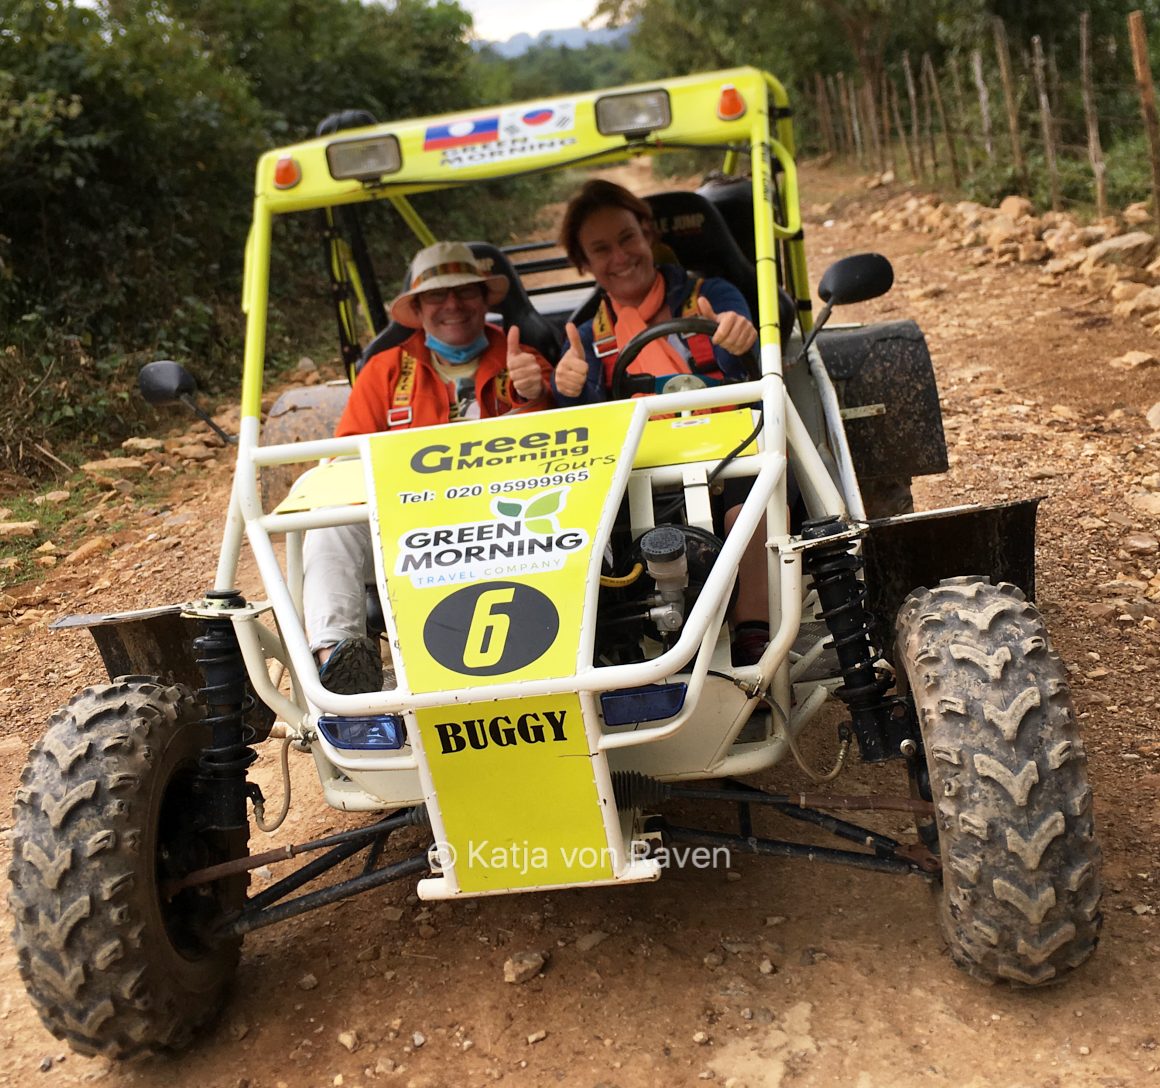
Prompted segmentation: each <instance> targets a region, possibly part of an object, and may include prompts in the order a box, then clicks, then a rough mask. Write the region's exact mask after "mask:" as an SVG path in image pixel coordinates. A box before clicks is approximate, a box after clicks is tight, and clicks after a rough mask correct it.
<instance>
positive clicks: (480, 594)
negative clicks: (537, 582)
mask: <svg viewBox="0 0 1160 1088" xmlns="http://www.w3.org/2000/svg"><path fill="white" fill-rule="evenodd" d="M513 616H519V622H518V623H515V624H513V623H512V617H513ZM559 633H560V613H559V612H557V611H556V606H555V605H554V604H552V602H551V600H550V599H549V598H548V597H547V595H546V594H544V593H541V592H540V591H539V590H538V589H533V588H532V587H531V586H526V585H521V584H520V583H519V582H483V583H480V584H478V585H473V586H465V587H464V588H463V589H457V590H456V591H455V592H454V593H451V594H449V595H448V596H446V597H444V598H443V600H441V601H440V602H439V603H438V604H437V605H436V606H435V607H434V608H433V609H432V610H431V614H430V615H429V616H428V617H427V620H426V622H425V623H424V624H423V643H424V645H425V646H426V647H427V652H428V653H429V654H430V655H431V656H432V657H433V658H434V659H435V660H436V661H438V662H439V664H440V665H442V666H443V667H444V668H445V669H450V670H451V671H452V672H456V673H459V674H460V675H464V676H500V675H501V674H503V673H509V672H515V671H516V670H518V669H522V668H524V667H525V666H527V665H530V664H531V663H532V662H533V661H536V660H538V659H539V658H541V657H543V655H544V654H545V653H547V652H548V650H549V648H550V647H551V645H552V643H553V642H555V641H556V636H557V635H558V634H559Z"/></svg>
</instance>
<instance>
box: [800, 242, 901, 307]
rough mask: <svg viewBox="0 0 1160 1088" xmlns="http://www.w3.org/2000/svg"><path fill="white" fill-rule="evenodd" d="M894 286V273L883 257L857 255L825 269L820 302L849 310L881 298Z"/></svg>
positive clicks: (836, 262)
mask: <svg viewBox="0 0 1160 1088" xmlns="http://www.w3.org/2000/svg"><path fill="white" fill-rule="evenodd" d="M893 285H894V269H893V267H892V266H891V264H890V262H889V261H888V260H887V259H886V258H885V257H883V256H882V254H881V253H856V254H854V256H853V257H843V258H842V259H841V260H840V261H835V262H834V263H833V264H832V265H830V267H829V268H827V269H826V271H825V274H824V275H823V276H822V282H821V283H819V284H818V298H820V299H821V300H822V301H823V302H825V303H828V304H829V305H831V306H846V305H849V304H850V303H852V302H865V301H866V300H867V299H871V298H878V297H879V296H880V295H884V294H886V292H887V291H889V290H890V288H891V287H892V286H893Z"/></svg>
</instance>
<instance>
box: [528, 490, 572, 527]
mask: <svg viewBox="0 0 1160 1088" xmlns="http://www.w3.org/2000/svg"><path fill="white" fill-rule="evenodd" d="M563 498H564V492H563V491H549V492H547V493H546V494H544V495H540V496H539V497H538V498H535V499H532V501H531V502H530V503H528V509H527V516H528V517H529V518H546V517H548V516H549V515H551V514H554V513H556V511H557V510H559V509H560V508H561V507H562V506H563V505H564V503H563V501H562V500H563ZM529 527H530V526H529Z"/></svg>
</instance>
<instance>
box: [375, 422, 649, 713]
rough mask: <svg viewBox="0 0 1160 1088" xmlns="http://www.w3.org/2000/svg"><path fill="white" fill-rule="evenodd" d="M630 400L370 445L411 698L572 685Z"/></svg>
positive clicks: (426, 431) (401, 435)
mask: <svg viewBox="0 0 1160 1088" xmlns="http://www.w3.org/2000/svg"><path fill="white" fill-rule="evenodd" d="M632 411H633V408H632V405H631V404H630V403H628V402H619V403H615V404H602V405H593V406H591V407H588V408H584V409H578V410H573V411H568V412H552V413H543V414H537V413H528V414H526V415H512V416H504V417H502V418H500V419H489V420H481V421H475V422H468V423H456V424H454V425H453V426H449V427H441V428H438V429H436V428H433V427H430V428H422V429H418V430H408V431H400V432H397V433H394V434H383V435H374V436H372V437H371V438H370V439H369V440H368V441H369V447H370V458H371V471H372V475H373V480H374V492H375V495H374V507H373V509H374V513H375V517H376V520H377V524H378V532H377V538H378V542H379V547H380V549H381V556H382V569H383V572H384V574H385V576H386V581H387V596H388V599H389V601H390V607H391V614H392V616H393V617H394V622H395V628H396V632H397V635H398V638H399V642H400V646H401V649H402V659H403V662H404V667H405V669H406V676H407V682H408V684H409V685H410V687H411V690H412V691H415V692H430V691H444V690H448V689H454V688H461V687H463V686H464V685H465V684H467V683H472V684H498V683H504V682H507V681H512V680H539V679H547V678H550V677H557V676H571V675H572V674H573V673H574V672H575V671H576V655H577V652H578V650H579V646H580V629H581V621H582V619H583V608H584V586H585V580H586V576H587V572H588V565H589V559H590V557H591V553H592V533H593V532H594V531H595V528H596V526H597V525H598V524H599V521H600V515H601V512H602V510H603V507H604V504H605V502H606V501H607V500H608V495H609V491H610V486H611V483H612V478H613V475H614V473H615V470H616V462H617V459H618V455H619V453H620V448H621V444H622V442H623V438H624V434H625V431H626V430H627V428H628V424H629V421H630V419H631V416H632Z"/></svg>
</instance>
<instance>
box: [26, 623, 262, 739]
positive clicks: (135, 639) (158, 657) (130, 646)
mask: <svg viewBox="0 0 1160 1088" xmlns="http://www.w3.org/2000/svg"><path fill="white" fill-rule="evenodd" d="M185 607H186V606H185V605H184V604H167V605H162V606H161V607H160V608H142V609H139V610H137V611H134V612H106V613H103V614H89V615H74V616H64V617H62V618H61V619H59V620H56V621H55V622H54V623H52V624H50V625H49V630H51V631H74V630H76V629H78V628H82V627H83V628H87V630H88V632H89V634H91V635H92V636H93V641H94V642H95V643H96V644H97V652H98V653H99V654H100V655H101V661H102V662H104V665H105V671H106V672H108V674H109V679H110V680H115V679H116V678H117V677H118V676H157V677H160V678H161V679H163V680H167V681H171V682H174V683H178V684H184V685H185V686H186V687H187V688H189V690H190V691H197V690H198V689H199V688H201V687H202V686H203V684H204V683H205V680H204V678H203V676H202V673H201V669H199V668H198V665H197V657H196V655H195V653H194V648H193V640H194V639H195V638H196V637H197V636H198V635H199V634H201V621H200V620H197V619H194V618H192V617H189V616H185V615H183V614H182V612H183V610H184V608H185ZM246 690H247V693H248V694H250V695H251V696H252V695H253V691H252V689H251V687H250V684H249V681H248V680H247V681H246ZM246 724H247V725H249V726H251V727H252V728H253V729H254V739H255V740H265V739H266V737H268V736H269V735H270V727H271V726H272V725H273V724H274V712H273V711H272V710H271V709H270V708H269V707H267V706H266V705H265V704H264V703H262V702H259V701H258V700H256V699H255V700H254V703H253V707H252V708H251V709H250V711H249V713H248V714H247V715H246Z"/></svg>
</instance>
